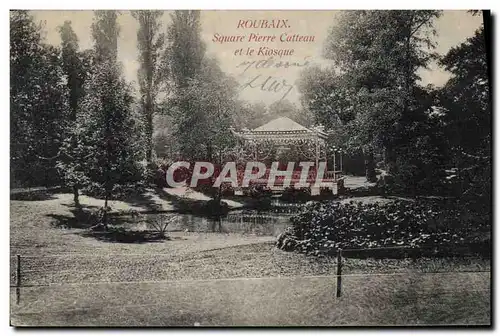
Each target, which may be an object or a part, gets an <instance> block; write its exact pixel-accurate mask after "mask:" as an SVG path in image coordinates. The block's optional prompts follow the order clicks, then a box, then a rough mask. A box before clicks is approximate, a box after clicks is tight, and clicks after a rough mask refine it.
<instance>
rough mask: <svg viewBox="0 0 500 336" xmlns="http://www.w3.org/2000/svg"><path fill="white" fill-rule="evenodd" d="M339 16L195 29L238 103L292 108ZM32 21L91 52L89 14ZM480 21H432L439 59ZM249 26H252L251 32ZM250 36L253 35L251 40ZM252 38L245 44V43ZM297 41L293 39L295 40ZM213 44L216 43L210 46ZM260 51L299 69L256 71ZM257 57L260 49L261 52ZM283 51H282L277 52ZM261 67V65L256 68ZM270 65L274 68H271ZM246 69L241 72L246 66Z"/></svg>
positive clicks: (129, 49) (300, 14)
mask: <svg viewBox="0 0 500 336" xmlns="http://www.w3.org/2000/svg"><path fill="white" fill-rule="evenodd" d="M169 13H170V12H169V11H165V13H164V15H163V17H162V28H163V30H165V31H166V28H167V26H168V25H169V22H170V15H169ZM339 13H340V12H339V11H319V10H318V11H311V10H309V11H292V10H290V11H220V10H217V11H202V13H201V26H202V39H203V40H204V41H205V43H206V46H207V55H208V56H210V57H214V58H216V59H217V60H218V61H219V65H220V67H221V69H222V70H223V71H224V72H226V73H227V74H228V75H231V76H233V77H234V78H235V79H236V80H237V81H238V83H239V84H240V87H239V90H240V98H241V99H244V100H248V101H252V102H260V101H261V102H264V103H265V104H267V105H269V104H271V103H273V102H275V101H277V100H280V99H282V98H283V97H284V98H285V99H288V100H290V101H292V102H294V103H298V102H299V92H298V90H297V88H296V86H295V81H296V80H297V79H298V78H299V74H300V72H301V71H303V70H305V71H306V70H307V67H308V66H310V65H312V64H320V65H325V64H328V63H329V61H328V60H325V59H324V58H323V57H322V55H321V54H322V49H323V43H324V40H325V38H326V37H327V34H328V31H329V28H330V27H331V26H332V25H334V24H335V23H336V18H337V16H338V14H339ZM32 14H33V15H34V17H35V19H36V20H41V21H44V24H45V31H46V41H47V42H48V43H51V44H54V45H59V44H60V42H61V40H60V37H59V33H58V32H57V27H58V26H60V25H62V24H63V23H64V21H66V20H70V21H71V22H72V26H73V29H74V31H75V33H76V34H77V36H78V38H79V44H80V48H81V49H87V48H91V47H92V38H91V34H90V27H91V24H92V18H93V12H92V11H33V12H32ZM263 20H267V21H268V24H271V22H273V23H274V25H275V27H274V28H265V27H262V26H261V25H262V24H263V23H262V21H263ZM481 23H482V17H481V16H472V15H471V14H469V13H467V12H466V11H444V12H443V15H442V16H441V17H440V18H439V19H437V20H436V22H435V28H436V30H437V32H438V35H437V36H436V37H435V39H436V42H437V48H436V50H435V51H436V52H438V53H439V54H445V53H446V52H447V51H448V50H449V49H450V48H452V47H454V46H456V45H458V44H460V43H462V42H463V41H464V40H465V39H466V38H467V37H470V36H472V35H473V34H474V32H475V30H476V29H477V28H478V27H479V26H480V25H481ZM119 24H120V26H121V32H120V37H119V41H118V58H119V60H120V61H121V62H122V64H123V70H124V75H125V77H126V78H127V79H128V80H129V81H135V80H136V77H137V69H138V67H139V64H138V62H137V56H138V51H137V46H136V44H137V37H136V35H137V28H138V24H137V22H136V20H135V19H134V18H132V16H131V15H130V13H129V12H128V11H122V12H121V15H120V16H119ZM254 25H258V26H257V27H255V26H254ZM215 34H218V36H225V37H229V36H233V39H234V36H239V39H240V40H243V41H242V42H240V41H236V42H225V43H220V42H219V41H220V38H219V39H215V38H214V35H215ZM252 34H253V35H252ZM294 35H298V36H301V37H302V38H304V39H306V40H307V39H308V40H311V39H314V41H312V42H311V41H308V42H304V41H302V42H301V41H290V42H281V41H280V38H281V37H282V36H283V38H286V36H288V37H293V36H294ZM266 36H275V38H274V41H267V42H262V40H261V42H258V41H256V39H257V38H258V37H260V38H261V39H265V38H266ZM250 38H251V39H252V40H251V41H250V42H249V41H248V40H249V39H250ZM296 38H297V36H296ZM214 39H215V40H216V41H214ZM261 47H267V48H270V49H281V50H288V53H290V50H292V49H293V54H292V55H291V56H289V55H288V56H285V55H283V56H282V57H280V56H279V55H276V56H273V59H274V60H275V61H280V60H282V61H284V62H285V61H288V62H290V63H297V64H299V65H303V64H304V62H305V61H306V60H307V64H306V65H304V66H300V67H299V66H290V67H288V68H284V67H281V68H267V69H263V68H262V67H261V68H256V67H255V65H256V63H253V64H252V63H251V62H258V61H259V60H265V59H269V56H266V55H264V54H261V55H256V53H258V52H259V49H260V48H261ZM241 48H242V49H243V50H242V51H243V55H235V51H236V50H239V49H241ZM248 48H253V49H255V50H254V54H252V55H245V52H246V51H247V49H248ZM261 51H262V52H263V51H264V50H261ZM282 52H284V51H282ZM261 64H262V63H261ZM275 64H276V63H275ZM247 66H249V67H248V69H247V70H246V71H244V69H245V68H246V67H247ZM420 76H421V78H422V83H423V84H434V85H436V86H441V85H443V84H444V83H445V82H446V81H447V79H448V78H449V73H447V72H446V71H444V70H443V69H440V68H439V67H438V66H437V65H436V64H431V65H430V67H429V70H421V71H420Z"/></svg>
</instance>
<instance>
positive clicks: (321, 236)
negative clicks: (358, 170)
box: [277, 201, 490, 254]
mask: <svg viewBox="0 0 500 336" xmlns="http://www.w3.org/2000/svg"><path fill="white" fill-rule="evenodd" d="M291 221H292V224H293V225H292V227H291V228H290V229H289V230H286V231H285V232H284V233H283V234H282V235H281V236H280V237H279V239H278V242H277V245H278V247H280V248H282V249H285V250H296V251H300V252H303V253H312V254H331V253H333V252H334V251H336V250H337V249H339V248H342V249H366V248H380V247H395V246H409V247H413V248H415V249H422V250H424V249H425V250H427V251H439V250H443V249H450V248H453V247H454V246H465V245H474V244H476V245H477V244H486V245H487V244H489V238H486V240H487V241H485V237H489V230H490V221H489V216H479V215H477V214H472V213H468V212H467V210H464V208H463V207H460V206H459V205H448V206H443V204H440V203H438V202H424V201H416V202H407V201H394V202H390V203H387V204H380V203H373V204H363V203H361V202H357V203H355V202H350V203H345V204H342V203H340V202H322V203H320V202H308V203H307V204H306V205H305V207H304V211H303V212H302V213H300V214H299V215H296V216H294V217H292V219H291ZM483 247H484V246H483Z"/></svg>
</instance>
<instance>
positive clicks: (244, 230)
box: [121, 210, 292, 237]
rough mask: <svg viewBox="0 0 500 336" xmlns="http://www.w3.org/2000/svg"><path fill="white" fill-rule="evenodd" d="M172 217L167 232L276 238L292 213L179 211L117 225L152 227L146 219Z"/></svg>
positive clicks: (158, 219) (128, 227) (155, 219)
mask: <svg viewBox="0 0 500 336" xmlns="http://www.w3.org/2000/svg"><path fill="white" fill-rule="evenodd" d="M173 216H175V217H176V218H175V219H173V220H172V221H171V222H170V223H169V224H168V226H167V229H166V230H167V231H168V232H213V233H240V234H249V235H259V236H274V237H276V236H278V235H279V234H280V233H281V232H283V230H285V228H286V227H288V226H290V224H291V222H290V217H291V216H292V213H276V212H271V211H269V212H262V211H260V212H257V211H252V210H246V211H243V210H234V211H231V212H229V213H228V214H227V215H226V216H224V217H221V218H219V219H216V218H209V217H203V216H198V215H192V214H179V213H168V214H149V215H147V216H146V217H145V218H143V219H142V220H137V221H132V220H127V221H125V223H122V224H121V225H123V226H124V227H126V228H127V229H133V230H150V229H151V228H152V227H151V226H150V224H148V222H149V223H151V222H154V221H161V220H162V219H165V218H166V219H169V218H171V217H173Z"/></svg>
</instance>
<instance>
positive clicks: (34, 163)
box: [10, 10, 69, 186]
mask: <svg viewBox="0 0 500 336" xmlns="http://www.w3.org/2000/svg"><path fill="white" fill-rule="evenodd" d="M41 29H42V27H41V25H37V24H36V23H35V22H34V20H33V18H32V17H31V16H30V14H29V13H28V12H27V11H18V10H16V11H11V13H10V106H11V110H10V114H11V118H10V129H11V147H10V149H11V155H10V157H11V173H12V175H11V178H12V181H13V184H17V185H20V186H39V185H45V186H52V185H56V184H58V183H60V180H59V175H58V173H57V170H56V169H55V159H56V158H57V154H58V152H59V149H60V146H61V143H62V140H63V138H64V131H65V128H66V121H67V117H68V114H69V110H68V101H67V98H68V96H67V93H66V89H65V83H64V74H63V67H62V62H61V53H60V50H59V49H58V48H55V47H53V46H50V45H47V44H45V43H44V41H43V39H42V35H41Z"/></svg>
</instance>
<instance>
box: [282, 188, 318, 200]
mask: <svg viewBox="0 0 500 336" xmlns="http://www.w3.org/2000/svg"><path fill="white" fill-rule="evenodd" d="M281 199H282V200H283V201H287V202H305V201H308V200H310V199H311V189H310V188H292V187H289V188H286V189H285V190H284V191H283V194H281Z"/></svg>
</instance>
